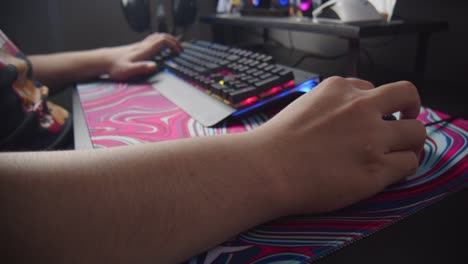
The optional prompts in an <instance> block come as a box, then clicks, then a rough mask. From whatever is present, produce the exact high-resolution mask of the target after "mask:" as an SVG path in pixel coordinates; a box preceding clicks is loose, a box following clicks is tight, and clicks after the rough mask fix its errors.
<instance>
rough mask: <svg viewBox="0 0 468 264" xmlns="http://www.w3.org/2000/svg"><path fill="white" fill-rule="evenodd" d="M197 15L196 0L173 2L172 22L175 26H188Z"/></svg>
mask: <svg viewBox="0 0 468 264" xmlns="http://www.w3.org/2000/svg"><path fill="white" fill-rule="evenodd" d="M196 17H197V1H196V0H179V1H175V3H174V22H175V25H176V26H188V25H190V24H193V23H194V22H195V19H196Z"/></svg>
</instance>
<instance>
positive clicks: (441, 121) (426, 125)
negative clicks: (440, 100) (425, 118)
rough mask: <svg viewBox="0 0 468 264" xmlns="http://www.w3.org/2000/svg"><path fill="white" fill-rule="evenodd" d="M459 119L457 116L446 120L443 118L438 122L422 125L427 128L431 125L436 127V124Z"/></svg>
mask: <svg viewBox="0 0 468 264" xmlns="http://www.w3.org/2000/svg"><path fill="white" fill-rule="evenodd" d="M458 118H460V117H458V116H452V117H448V118H444V119H441V120H438V121H434V122H431V123H427V124H424V126H425V127H428V126H433V125H437V124H440V123H447V124H448V123H450V122H452V121H453V120H455V119H458Z"/></svg>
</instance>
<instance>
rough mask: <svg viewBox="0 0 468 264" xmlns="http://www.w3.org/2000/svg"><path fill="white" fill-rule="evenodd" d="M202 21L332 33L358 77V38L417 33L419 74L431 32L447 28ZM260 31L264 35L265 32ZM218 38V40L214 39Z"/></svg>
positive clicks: (230, 18) (233, 18)
mask: <svg viewBox="0 0 468 264" xmlns="http://www.w3.org/2000/svg"><path fill="white" fill-rule="evenodd" d="M200 21H201V22H203V23H207V24H211V25H213V26H215V25H232V26H241V27H252V26H255V27H261V28H263V29H264V30H266V29H284V30H292V31H302V32H309V33H318V34H323V35H329V36H335V37H337V38H341V39H346V40H347V41H348V52H349V55H348V62H347V64H348V65H347V75H348V76H350V77H358V65H359V52H360V45H361V44H360V42H361V39H362V38H369V37H380V36H393V35H401V34H418V49H417V54H416V57H415V64H414V72H415V73H416V74H417V75H418V76H422V74H423V73H424V70H425V65H426V53H427V47H428V44H429V38H430V36H431V34H432V33H434V32H440V31H446V30H448V23H447V22H438V21H402V20H396V21H390V22H388V23H387V22H382V23H372V24H369V23H367V24H332V23H317V22H313V21H312V19H310V18H296V17H283V18H277V17H252V16H240V15H225V14H222V15H212V16H205V17H201V18H200ZM267 35H268V33H267V31H264V36H267ZM216 41H218V42H219V41H221V40H216Z"/></svg>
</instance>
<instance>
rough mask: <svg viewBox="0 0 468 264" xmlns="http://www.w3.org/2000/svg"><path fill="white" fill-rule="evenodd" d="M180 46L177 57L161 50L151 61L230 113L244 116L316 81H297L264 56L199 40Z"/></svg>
mask: <svg viewBox="0 0 468 264" xmlns="http://www.w3.org/2000/svg"><path fill="white" fill-rule="evenodd" d="M181 45H182V47H183V51H182V52H181V53H179V54H177V55H174V54H173V53H172V52H171V51H170V50H169V49H165V50H163V51H162V52H161V53H160V54H157V55H156V56H155V57H154V61H155V62H156V63H157V64H158V65H163V66H164V69H165V71H166V72H170V73H171V74H173V75H175V76H177V77H178V78H180V79H182V80H184V81H185V82H187V83H189V84H190V85H191V86H193V87H196V88H197V89H198V90H199V91H202V92H203V93H204V94H205V95H209V96H210V97H211V98H212V99H214V100H217V101H219V102H221V103H223V104H225V105H226V106H228V107H229V108H232V111H231V113H235V112H238V113H241V112H245V111H247V110H250V109H253V108H256V107H257V106H260V105H262V104H265V103H267V102H271V101H275V100H276V99H278V98H280V97H283V96H285V95H286V94H287V93H291V92H293V91H298V90H297V89H295V88H297V87H298V85H299V84H301V83H302V82H304V81H306V80H308V81H309V82H308V87H310V88H312V87H313V86H315V85H316V84H317V83H318V82H319V81H320V79H319V77H318V75H315V74H309V76H307V77H302V78H299V80H298V78H297V76H295V75H297V70H295V69H292V68H289V67H286V66H283V65H279V64H276V63H275V61H274V59H273V57H272V56H270V55H267V54H262V53H258V52H254V51H249V50H246V49H241V48H236V47H230V46H226V45H221V44H217V43H212V42H208V41H199V40H197V41H190V42H183V43H182V44H181ZM299 75H300V74H299ZM173 86H175V85H173ZM300 90H301V91H302V92H306V90H304V89H303V88H302V89H300ZM189 114H190V113H189Z"/></svg>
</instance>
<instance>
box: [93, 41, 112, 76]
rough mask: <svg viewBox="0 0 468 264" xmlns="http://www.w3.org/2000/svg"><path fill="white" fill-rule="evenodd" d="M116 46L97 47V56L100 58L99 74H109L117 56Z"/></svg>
mask: <svg viewBox="0 0 468 264" xmlns="http://www.w3.org/2000/svg"><path fill="white" fill-rule="evenodd" d="M115 49H116V48H115V47H114V48H99V49H96V50H95V52H96V54H97V55H96V56H95V57H96V58H97V60H98V63H97V65H98V69H99V75H103V74H109V73H110V71H111V68H112V65H113V63H114V58H115V53H116V51H115Z"/></svg>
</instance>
